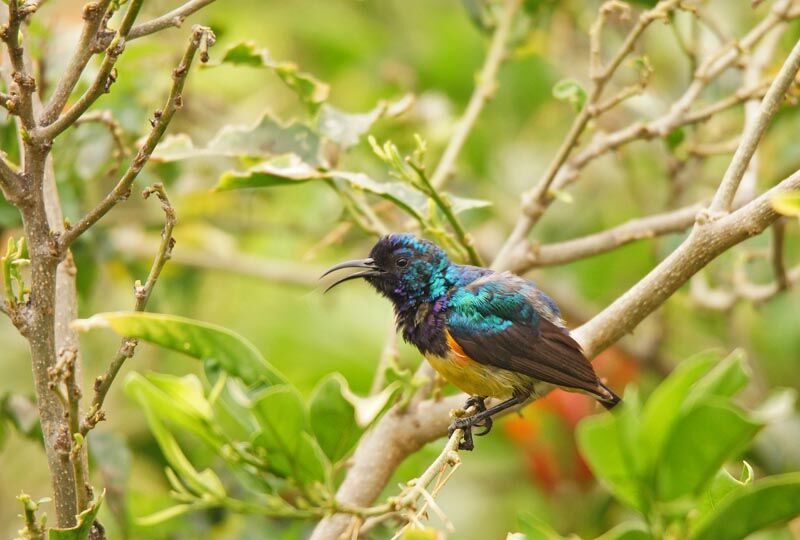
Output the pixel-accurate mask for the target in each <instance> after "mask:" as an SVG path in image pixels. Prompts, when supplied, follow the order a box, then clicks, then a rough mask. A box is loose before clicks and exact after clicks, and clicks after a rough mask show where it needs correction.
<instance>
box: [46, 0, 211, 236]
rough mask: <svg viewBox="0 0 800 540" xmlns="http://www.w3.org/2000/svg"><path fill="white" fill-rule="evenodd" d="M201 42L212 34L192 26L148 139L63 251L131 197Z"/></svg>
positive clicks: (67, 233)
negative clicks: (120, 202)
mask: <svg viewBox="0 0 800 540" xmlns="http://www.w3.org/2000/svg"><path fill="white" fill-rule="evenodd" d="M131 1H135V0H131ZM203 40H209V41H213V33H211V30H210V29H209V28H207V27H204V26H199V25H198V26H195V27H194V29H193V30H192V36H191V38H190V39H189V45H188V46H187V48H186V51H185V52H184V54H183V58H182V59H181V61H180V63H179V64H178V67H176V68H175V70H173V72H172V79H173V81H172V88H171V89H170V92H169V97H168V98H167V102H166V103H165V104H164V109H163V110H159V111H156V113H155V117H154V119H153V121H152V124H153V129H152V130H151V131H150V134H149V135H148V136H147V139H145V142H144V144H143V145H142V147H141V148H140V149H139V152H138V153H137V154H136V157H135V158H134V159H133V161H132V162H131V164H130V165H129V166H128V169H127V170H126V171H125V173H124V174H123V175H122V178H120V180H119V182H117V185H116V186H114V189H112V190H111V192H110V193H109V194H108V195H106V197H105V198H104V199H103V200H102V201H100V203H99V204H98V205H97V206H96V207H94V208H93V209H92V210H90V211H89V213H88V214H86V215H85V216H84V217H83V218H82V219H81V220H80V221H79V222H78V223H76V224H75V226H74V227H72V228H70V229H67V230H66V231H65V232H64V234H63V235H62V238H61V249H62V251H63V250H66V249H67V248H69V246H70V244H72V242H74V241H75V239H76V238H78V237H79V236H80V235H81V234H83V233H84V232H85V231H86V230H87V229H88V228H89V227H91V226H92V225H94V224H95V223H97V221H99V220H100V218H102V217H103V216H104V215H106V213H107V212H108V211H109V210H111V209H112V208H113V207H114V206H115V205H116V204H117V203H118V202H119V201H121V200H124V199H125V198H127V197H128V196H129V195H130V189H131V185H132V184H133V181H134V180H136V177H137V176H138V175H139V172H140V171H141V170H142V168H143V167H144V166H145V164H146V163H147V162H148V160H149V159H150V156H151V155H152V153H153V150H155V147H156V145H157V144H158V143H159V141H160V140H161V137H163V135H164V132H165V131H166V130H167V126H168V125H169V123H170V121H171V120H172V117H173V115H174V114H175V111H176V110H178V109H179V108H181V107H182V106H183V97H182V92H183V87H184V84H185V83H186V76H187V75H188V73H189V68H190V67H191V65H192V61H193V60H194V57H195V54H196V53H197V50H198V49H199V48H200V45H201V42H202V41H203ZM53 125H55V124H53Z"/></svg>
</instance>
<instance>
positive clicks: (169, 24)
mask: <svg viewBox="0 0 800 540" xmlns="http://www.w3.org/2000/svg"><path fill="white" fill-rule="evenodd" d="M214 1H215V0H191V1H190V2H186V3H185V4H183V5H182V6H180V7H179V8H176V9H173V10H172V11H170V12H169V13H165V14H164V15H162V16H160V17H157V18H155V19H152V20H150V21H147V22H143V23H141V24H137V25H136V26H134V27H133V28H132V29H131V31H130V33H129V34H128V41H130V40H134V39H139V38H140V37H144V36H147V35H150V34H153V33H155V32H159V31H161V30H164V29H166V28H178V27H180V26H181V25H182V24H183V21H184V20H185V19H186V17H188V16H189V15H191V14H192V13H194V12H195V11H199V10H201V9H203V8H204V7H206V6H207V5H209V4H212V3H213V2H214Z"/></svg>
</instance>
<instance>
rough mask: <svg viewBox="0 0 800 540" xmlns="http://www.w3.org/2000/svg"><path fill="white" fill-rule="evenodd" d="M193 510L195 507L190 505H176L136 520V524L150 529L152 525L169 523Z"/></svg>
mask: <svg viewBox="0 0 800 540" xmlns="http://www.w3.org/2000/svg"><path fill="white" fill-rule="evenodd" d="M194 509H195V507H194V506H193V505H191V504H176V505H175V506H170V507H169V508H164V509H163V510H159V511H158V512H154V513H152V514H150V515H148V516H143V517H140V518H136V524H137V525H141V526H142V527H152V526H153V525H159V524H161V523H163V522H165V521H169V520H170V519H173V518H176V517H178V516H182V515H183V514H186V513H188V512H191V511H192V510H194Z"/></svg>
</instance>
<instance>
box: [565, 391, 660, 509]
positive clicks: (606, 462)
mask: <svg viewBox="0 0 800 540" xmlns="http://www.w3.org/2000/svg"><path fill="white" fill-rule="evenodd" d="M634 405H635V404H632V403H630V402H629V400H628V399H627V396H626V399H625V400H624V401H623V403H622V404H621V405H620V406H619V407H617V408H616V409H615V411H614V413H613V414H598V415H595V416H591V417H588V418H586V419H584V420H583V421H582V422H581V423H580V424H579V425H578V431H577V439H578V446H579V448H580V450H581V453H582V454H583V456H584V457H585V458H586V461H587V462H588V464H589V467H590V468H591V469H592V471H593V472H594V474H595V475H596V476H597V477H598V478H599V479H600V480H601V481H602V482H603V483H604V484H605V485H606V486H607V487H608V489H610V490H611V491H612V492H613V493H614V494H615V495H616V496H617V497H618V498H619V499H620V500H621V501H622V502H624V503H625V504H627V505H629V506H631V507H633V508H635V509H637V510H639V511H643V509H644V501H643V498H642V494H641V490H640V487H639V484H640V479H639V471H637V465H636V462H637V461H638V460H637V459H636V458H634V456H633V455H632V453H633V452H636V451H637V445H636V444H632V442H631V436H632V435H633V433H632V432H633V431H634V428H633V424H634V421H633V420H628V421H626V420H624V419H621V418H620V417H621V416H625V415H629V416H630V417H636V416H638V415H637V414H636V411H633V410H630V409H632V407H633V406H634Z"/></svg>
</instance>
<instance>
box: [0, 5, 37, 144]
mask: <svg viewBox="0 0 800 540" xmlns="http://www.w3.org/2000/svg"><path fill="white" fill-rule="evenodd" d="M35 9H36V4H23V5H20V4H19V0H9V1H8V25H7V26H5V27H3V28H2V29H0V38H1V39H2V40H3V41H4V42H5V44H6V46H7V47H8V56H9V58H10V59H11V66H12V68H13V71H12V73H11V78H12V80H13V81H14V85H15V86H16V88H12V89H11V93H12V95H14V94H16V95H17V99H16V100H12V101H13V102H14V113H15V114H18V115H19V117H20V119H21V121H22V125H23V126H24V127H25V129H26V130H27V131H28V132H30V131H32V130H33V129H34V128H35V126H36V120H35V119H34V115H33V100H32V96H33V93H34V92H35V91H36V80H35V79H34V78H33V77H32V76H31V75H30V74H29V73H28V71H27V69H26V66H25V52H24V50H23V47H22V43H21V42H20V27H21V25H22V23H23V22H24V21H25V18H26V17H27V16H28V15H30V14H31V13H33V10H35Z"/></svg>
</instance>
